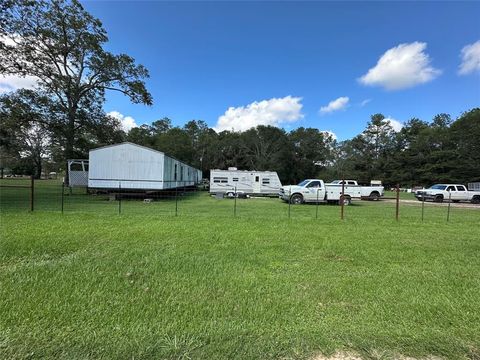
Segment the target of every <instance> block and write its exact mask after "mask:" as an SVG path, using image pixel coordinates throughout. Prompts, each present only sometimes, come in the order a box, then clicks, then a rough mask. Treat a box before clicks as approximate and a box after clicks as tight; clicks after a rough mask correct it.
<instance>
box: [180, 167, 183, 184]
mask: <svg viewBox="0 0 480 360" xmlns="http://www.w3.org/2000/svg"><path fill="white" fill-rule="evenodd" d="M180 181H183V166H182V165H180Z"/></svg>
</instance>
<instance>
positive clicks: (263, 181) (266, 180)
mask: <svg viewBox="0 0 480 360" xmlns="http://www.w3.org/2000/svg"><path fill="white" fill-rule="evenodd" d="M262 184H263V185H268V184H270V179H269V178H263V179H262Z"/></svg>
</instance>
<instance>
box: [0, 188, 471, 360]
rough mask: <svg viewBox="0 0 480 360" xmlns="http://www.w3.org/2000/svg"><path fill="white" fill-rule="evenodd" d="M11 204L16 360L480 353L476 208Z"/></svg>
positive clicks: (3, 266)
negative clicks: (343, 352)
mask: <svg viewBox="0 0 480 360" xmlns="http://www.w3.org/2000/svg"><path fill="white" fill-rule="evenodd" d="M38 186H40V185H38ZM44 186H45V187H48V185H47V183H45V184H44ZM53 188H57V187H55V186H51V187H48V189H53ZM8 191H12V190H11V189H9V190H8ZM21 191H23V189H21ZM43 191H44V194H47V193H48V191H49V190H47V189H44V190H43ZM39 192H41V191H39ZM52 193H53V190H52ZM5 194H6V193H5V192H3V191H2V194H1V195H2V198H3V200H2V201H3V202H1V203H0V204H2V212H1V213H0V215H1V217H0V219H1V230H0V358H2V359H3V358H5V359H23V358H42V359H43V358H51V359H133V358H134V359H188V358H192V359H234V358H235V359H237V358H238V359H286V358H287V359H288V358H294V359H297V358H298V359H301V358H310V357H312V356H313V355H314V354H317V353H326V354H331V353H333V352H335V351H337V350H353V351H355V352H358V353H360V354H361V355H362V356H363V357H365V358H378V357H379V354H380V355H381V357H385V358H388V357H391V356H395V355H398V354H404V355H410V356H414V357H424V356H427V355H438V356H441V357H444V358H452V359H454V358H471V359H478V357H479V356H480V310H479V309H480V297H479V296H478V294H480V276H479V274H480V226H479V225H480V211H479V210H478V209H474V210H467V209H461V208H459V207H455V206H453V207H452V209H451V218H450V222H448V223H447V222H446V210H447V209H446V208H445V207H436V206H432V205H428V206H425V221H424V222H421V220H420V214H421V207H419V206H418V205H402V206H401V209H400V221H398V222H397V221H395V218H394V215H395V206H394V204H392V203H386V202H378V203H372V202H360V201H358V202H356V203H355V204H354V205H353V206H349V207H346V208H345V221H343V222H342V221H341V220H340V219H339V211H340V209H339V207H338V206H326V205H322V206H318V208H317V207H316V206H314V205H305V206H292V207H291V219H290V220H289V219H288V205H286V204H284V203H282V202H280V201H279V200H278V199H247V200H238V201H237V205H238V207H237V217H236V218H234V217H233V204H234V203H233V201H232V200H218V199H214V198H210V197H209V196H207V194H205V193H199V194H195V195H193V196H185V197H182V200H181V201H180V202H179V204H178V216H175V202H174V201H165V200H164V201H159V202H154V203H151V204H144V203H143V202H141V201H132V200H131V201H123V202H122V214H121V215H118V203H117V202H115V201H113V202H109V201H108V200H104V199H103V200H102V199H100V198H99V199H96V198H95V199H93V198H92V197H86V196H85V195H81V194H78V195H73V196H72V197H70V198H69V201H70V203H69V204H70V208H68V207H67V208H66V211H65V213H64V214H63V215H62V214H61V213H60V211H59V208H58V207H57V206H56V205H55V204H58V203H57V202H53V201H48V196H47V195H45V197H41V196H39V198H38V202H39V203H38V206H39V207H42V206H43V208H44V210H45V211H37V212H34V213H29V212H28V211H27V210H25V209H23V208H22V207H18V206H17V207H15V206H13V203H12V201H11V200H8V201H7V199H12V197H13V193H10V195H5ZM17 195H18V194H17ZM9 196H10V198H9ZM69 196H70V195H69ZM75 196H77V197H79V198H78V199H77V200H74V198H75ZM81 196H83V197H81ZM41 199H44V200H41ZM79 199H80V200H79ZM27 200H28V197H27ZM41 201H44V202H41ZM75 201H78V202H75ZM95 201H97V202H98V203H95ZM6 204H11V206H10V207H8V206H5V205H6ZM67 204H68V203H67ZM41 205H42V206H41ZM53 205H55V206H53ZM46 210H49V211H46ZM317 210H318V218H317V219H316V218H315V214H316V211H317Z"/></svg>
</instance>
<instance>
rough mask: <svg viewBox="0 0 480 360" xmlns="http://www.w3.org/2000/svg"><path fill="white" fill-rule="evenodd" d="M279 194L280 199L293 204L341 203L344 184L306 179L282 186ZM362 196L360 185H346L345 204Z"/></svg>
mask: <svg viewBox="0 0 480 360" xmlns="http://www.w3.org/2000/svg"><path fill="white" fill-rule="evenodd" d="M278 195H279V197H280V199H282V200H284V201H286V202H290V203H291V204H303V203H306V202H313V203H317V202H319V203H320V202H328V203H336V204H339V203H340V199H341V195H342V185H341V184H340V185H339V184H325V183H324V181H323V180H319V179H306V180H303V181H302V182H301V183H299V184H298V185H286V186H282V188H281V189H280V193H279V194H278ZM360 197H361V191H360V189H359V187H358V186H351V185H345V186H344V196H343V204H344V205H349V204H350V203H351V202H352V199H353V198H360Z"/></svg>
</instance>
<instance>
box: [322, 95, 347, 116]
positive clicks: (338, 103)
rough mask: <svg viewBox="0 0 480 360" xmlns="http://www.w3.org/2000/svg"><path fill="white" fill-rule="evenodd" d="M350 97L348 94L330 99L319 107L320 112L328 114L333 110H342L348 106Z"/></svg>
mask: <svg viewBox="0 0 480 360" xmlns="http://www.w3.org/2000/svg"><path fill="white" fill-rule="evenodd" d="M349 101H350V99H349V98H348V96H341V97H339V98H337V99H335V100H332V101H330V102H329V103H328V105H326V106H322V107H321V108H320V114H328V113H332V112H334V111H338V110H343V109H345V108H346V107H347V106H348V102H349Z"/></svg>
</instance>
